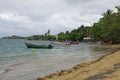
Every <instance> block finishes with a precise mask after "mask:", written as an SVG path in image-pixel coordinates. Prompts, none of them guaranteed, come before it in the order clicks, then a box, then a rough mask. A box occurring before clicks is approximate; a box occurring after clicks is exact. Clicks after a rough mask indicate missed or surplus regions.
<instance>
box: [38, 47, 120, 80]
mask: <svg viewBox="0 0 120 80" xmlns="http://www.w3.org/2000/svg"><path fill="white" fill-rule="evenodd" d="M105 47H114V48H118V49H117V50H116V51H114V52H112V53H110V54H107V55H104V56H102V57H101V58H99V59H97V60H95V61H90V62H86V63H82V64H78V65H76V66H74V67H73V68H71V69H68V70H61V71H59V72H56V73H53V74H50V75H46V76H45V77H42V78H38V79H37V80H120V45H107V46H105Z"/></svg>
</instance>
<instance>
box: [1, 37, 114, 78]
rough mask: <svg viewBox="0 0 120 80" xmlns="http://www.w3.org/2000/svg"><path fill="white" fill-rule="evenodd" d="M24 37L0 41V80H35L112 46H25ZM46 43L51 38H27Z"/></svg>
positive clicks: (108, 50) (105, 52) (88, 58)
mask: <svg viewBox="0 0 120 80" xmlns="http://www.w3.org/2000/svg"><path fill="white" fill-rule="evenodd" d="M25 41H26V40H21V39H2V40H0V80H35V79H36V78H38V77H40V76H44V75H45V74H50V73H53V72H56V71H58V70H61V69H68V68H71V67H72V66H75V65H76V64H79V63H82V62H86V61H89V60H94V59H97V58H99V57H101V56H102V55H105V54H108V53H110V52H111V51H113V50H114V49H110V48H103V47H102V46H101V45H97V44H88V43H80V44H78V45H70V46H55V47H54V48H53V49H35V51H34V52H32V50H31V49H28V48H26V45H25V44H24V42H25ZM29 42H32V43H36V44H50V43H51V42H52V41H29Z"/></svg>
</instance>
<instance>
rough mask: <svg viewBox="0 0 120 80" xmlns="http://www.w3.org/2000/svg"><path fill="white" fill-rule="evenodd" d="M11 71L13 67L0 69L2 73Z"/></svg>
mask: <svg viewBox="0 0 120 80" xmlns="http://www.w3.org/2000/svg"><path fill="white" fill-rule="evenodd" d="M9 71H11V69H5V70H1V71H0V74H2V73H7V72H9Z"/></svg>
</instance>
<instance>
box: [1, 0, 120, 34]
mask: <svg viewBox="0 0 120 80" xmlns="http://www.w3.org/2000/svg"><path fill="white" fill-rule="evenodd" d="M115 5H120V3H119V2H117V1H115V0H0V13H16V12H17V13H18V16H23V17H24V16H26V17H27V18H29V19H30V20H29V21H27V19H25V20H23V21H22V20H21V22H20V21H17V22H16V21H10V20H5V19H4V20H3V19H0V28H1V29H0V34H3V33H4V34H3V35H9V34H10V35H11V34H12V33H13V34H19V35H32V34H43V33H45V32H46V31H47V30H48V29H50V30H51V33H52V34H57V33H58V32H60V31H66V30H72V29H74V28H77V27H79V26H80V25H91V24H93V23H94V22H96V21H98V19H99V18H100V17H101V14H102V13H103V12H105V11H106V10H107V9H112V10H115V8H114V6H115ZM8 29H9V30H8Z"/></svg>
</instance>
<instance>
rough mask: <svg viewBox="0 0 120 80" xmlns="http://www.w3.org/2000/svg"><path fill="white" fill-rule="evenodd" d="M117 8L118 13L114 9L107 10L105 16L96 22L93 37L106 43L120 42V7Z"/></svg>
mask: <svg viewBox="0 0 120 80" xmlns="http://www.w3.org/2000/svg"><path fill="white" fill-rule="evenodd" d="M117 9H118V12H117V13H113V12H112V10H107V12H105V13H104V15H103V18H100V20H99V21H98V22H97V23H94V25H93V27H92V29H91V37H93V38H94V39H95V40H101V41H103V42H105V43H111V44H115V43H120V13H119V9H120V7H117Z"/></svg>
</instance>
